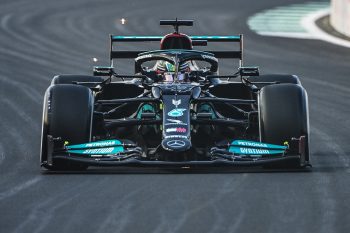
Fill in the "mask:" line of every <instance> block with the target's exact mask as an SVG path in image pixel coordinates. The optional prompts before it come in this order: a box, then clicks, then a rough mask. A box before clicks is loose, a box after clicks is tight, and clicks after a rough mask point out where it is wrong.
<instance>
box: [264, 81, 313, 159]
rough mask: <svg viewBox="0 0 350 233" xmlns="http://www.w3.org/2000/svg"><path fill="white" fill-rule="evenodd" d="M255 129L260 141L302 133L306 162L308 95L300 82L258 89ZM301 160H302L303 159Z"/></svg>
mask: <svg viewBox="0 0 350 233" xmlns="http://www.w3.org/2000/svg"><path fill="white" fill-rule="evenodd" d="M259 130H260V138H261V141H262V142H267V143H272V144H280V145H282V144H283V143H284V142H285V141H289V140H291V138H293V137H295V138H299V137H300V136H305V139H306V140H305V158H301V164H302V165H303V163H305V164H306V165H307V164H309V163H310V152H309V113H308V98H307V93H306V91H305V89H304V88H303V87H302V86H300V85H294V84H276V85H269V86H266V87H264V88H262V89H261V91H260V93H259ZM303 160H305V162H304V161H303Z"/></svg>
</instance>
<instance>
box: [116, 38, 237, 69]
mask: <svg viewBox="0 0 350 233" xmlns="http://www.w3.org/2000/svg"><path fill="white" fill-rule="evenodd" d="M162 38H163V37H162V36H114V35H111V36H110V41H111V43H110V61H111V66H113V59H127V58H136V57H137V56H138V54H139V53H143V52H147V51H120V50H114V47H115V46H114V45H115V44H116V43H117V42H151V41H159V42H160V41H161V40H162ZM190 38H191V40H192V41H193V45H196V44H198V45H202V44H203V42H205V43H204V44H205V45H206V42H236V43H239V50H238V51H237V50H232V51H205V52H209V53H212V54H214V55H215V57H217V58H224V59H239V66H243V35H238V36H190ZM196 42H198V43H196Z"/></svg>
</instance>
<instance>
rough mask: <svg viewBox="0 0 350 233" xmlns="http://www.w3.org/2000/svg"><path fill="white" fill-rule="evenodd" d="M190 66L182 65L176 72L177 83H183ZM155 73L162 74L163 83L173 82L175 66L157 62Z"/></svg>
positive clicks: (187, 64) (165, 62) (186, 63)
mask: <svg viewBox="0 0 350 233" xmlns="http://www.w3.org/2000/svg"><path fill="white" fill-rule="evenodd" d="M190 71H191V69H190V65H189V63H188V62H185V63H183V64H182V65H181V66H180V67H179V71H178V80H179V81H185V73H186V72H190ZM157 72H158V73H160V74H164V81H167V82H172V81H174V79H175V77H174V75H175V65H173V64H171V63H170V62H167V61H159V62H158V64H157Z"/></svg>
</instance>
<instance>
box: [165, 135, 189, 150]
mask: <svg viewBox="0 0 350 233" xmlns="http://www.w3.org/2000/svg"><path fill="white" fill-rule="evenodd" d="M162 147H163V148H164V149H165V150H167V151H174V152H183V151H187V150H189V149H190V148H191V147H192V144H191V141H190V140H188V139H187V138H182V137H176V136H171V137H167V138H164V139H163V141H162Z"/></svg>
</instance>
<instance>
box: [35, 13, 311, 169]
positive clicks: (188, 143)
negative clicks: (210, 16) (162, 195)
mask: <svg viewBox="0 0 350 233" xmlns="http://www.w3.org/2000/svg"><path fill="white" fill-rule="evenodd" d="M160 24H161V25H169V26H173V27H174V29H175V32H173V33H171V34H168V35H166V36H164V37H161V36H111V51H110V60H111V64H110V66H108V67H101V66H100V67H94V76H85V75H58V76H55V77H54V78H53V80H52V83H51V85H50V86H49V88H48V89H47V91H46V93H45V97H44V107H43V108H44V109H43V121H42V137H41V156H40V162H41V165H42V166H43V167H45V168H47V169H50V170H81V169H86V168H87V167H88V166H132V167H135V166H141V167H142V166H154V167H180V168H181V167H186V168H188V167H190V168H191V167H200V166H262V167H265V166H266V167H269V166H283V167H284V166H288V167H295V168H299V167H306V166H310V155H309V116H308V100H307V93H306V91H305V89H304V88H303V87H302V85H301V83H300V80H299V79H298V77H297V76H295V75H260V74H259V70H258V68H257V67H244V66H243V36H242V35H239V36H187V35H185V34H182V33H179V27H180V26H192V25H193V21H191V20H177V19H176V20H161V22H160ZM148 41H160V43H161V46H160V50H153V51H119V50H116V49H114V47H115V44H116V43H117V42H120V43H122V42H124V43H125V42H148ZM210 42H225V43H230V42H232V43H236V45H237V47H239V49H237V50H233V51H198V50H194V49H193V46H207V45H208V43H210ZM127 58H129V59H134V62H135V71H134V72H133V75H122V74H117V73H116V68H115V66H114V64H113V61H114V60H115V59H127ZM218 59H238V60H239V67H238V70H237V72H232V75H219V64H218ZM234 80H237V81H234Z"/></svg>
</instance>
